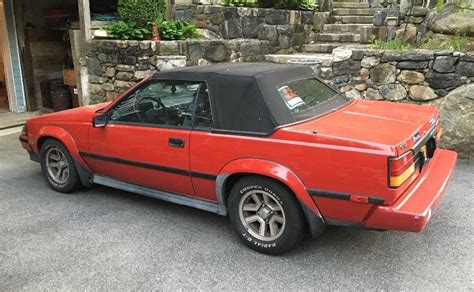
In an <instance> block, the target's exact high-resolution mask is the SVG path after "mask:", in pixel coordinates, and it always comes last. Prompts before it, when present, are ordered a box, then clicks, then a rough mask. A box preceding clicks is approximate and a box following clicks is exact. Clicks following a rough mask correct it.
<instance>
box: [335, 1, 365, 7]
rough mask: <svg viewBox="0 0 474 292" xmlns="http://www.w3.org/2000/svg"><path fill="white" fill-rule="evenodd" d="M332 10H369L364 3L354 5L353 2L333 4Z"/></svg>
mask: <svg viewBox="0 0 474 292" xmlns="http://www.w3.org/2000/svg"><path fill="white" fill-rule="evenodd" d="M332 7H333V8H369V4H366V3H354V2H334V3H333V4H332Z"/></svg>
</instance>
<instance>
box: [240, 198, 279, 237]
mask: <svg viewBox="0 0 474 292" xmlns="http://www.w3.org/2000/svg"><path fill="white" fill-rule="evenodd" d="M239 217H240V221H241V222H242V224H243V226H244V227H245V229H247V230H248V232H249V233H250V234H251V235H252V236H254V237H255V238H258V239H260V240H262V241H273V240H276V239H277V238H278V237H280V235H281V234H282V233H283V230H284V229H285V222H286V220H285V212H284V210H283V207H282V205H281V204H280V202H279V201H278V200H277V199H276V198H275V197H274V196H273V195H272V194H270V193H268V192H266V191H263V190H254V191H250V192H248V193H246V194H245V195H244V196H242V198H241V199H240V204H239Z"/></svg>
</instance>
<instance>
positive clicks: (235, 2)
mask: <svg viewBox="0 0 474 292" xmlns="http://www.w3.org/2000/svg"><path fill="white" fill-rule="evenodd" d="M221 2H222V5H224V6H234V7H256V6H257V2H255V0H222V1H221Z"/></svg>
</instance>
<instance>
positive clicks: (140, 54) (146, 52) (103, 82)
mask: <svg viewBox="0 0 474 292" xmlns="http://www.w3.org/2000/svg"><path fill="white" fill-rule="evenodd" d="M268 51H269V44H268V41H260V40H243V39H235V40H185V41H161V42H159V43H155V42H152V41H112V40H108V41H91V42H90V43H88V44H87V57H86V64H87V71H88V79H89V98H90V100H89V101H85V103H84V104H88V103H90V104H95V103H99V102H104V101H110V100H114V99H115V98H117V97H118V96H119V95H120V94H121V93H123V92H125V91H126V90H127V89H128V88H130V87H131V86H133V85H134V84H136V83H137V82H138V81H140V80H141V79H143V78H144V77H146V76H148V75H150V74H152V73H153V72H156V71H160V70H165V69H171V68H175V67H183V66H192V65H206V64H209V63H217V62H256V61H264V59H265V54H267V53H268Z"/></svg>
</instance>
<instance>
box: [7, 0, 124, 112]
mask: <svg viewBox="0 0 474 292" xmlns="http://www.w3.org/2000/svg"><path fill="white" fill-rule="evenodd" d="M11 1H12V5H13V10H14V17H15V26H16V34H17V38H18V46H19V51H20V58H21V69H22V76H23V84H24V89H25V97H26V108H27V110H28V111H42V112H51V111H58V110H64V109H68V108H72V107H77V106H80V105H81V104H80V103H79V100H80V98H79V96H78V94H80V90H78V87H80V86H78V85H79V84H78V83H79V82H80V80H76V79H80V78H78V76H79V74H80V68H78V67H81V66H80V65H79V60H78V59H79V57H80V48H81V46H82V45H83V42H84V39H83V37H82V35H81V33H80V27H79V9H78V7H79V6H78V5H80V4H81V2H82V0H40V1H38V0H11ZM116 7H117V0H96V1H90V12H91V18H92V23H91V26H92V28H100V27H103V26H104V25H106V24H108V23H110V20H113V19H114V15H115V14H116ZM0 65H1V63H0ZM2 73H3V72H2ZM3 75H4V74H0V111H3V110H7V109H8V101H6V102H5V99H4V98H3V91H4V90H3V86H2V84H3V83H2V81H1V80H2V79H1V77H2V76H3ZM5 95H6V91H5Z"/></svg>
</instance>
